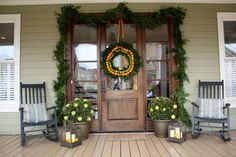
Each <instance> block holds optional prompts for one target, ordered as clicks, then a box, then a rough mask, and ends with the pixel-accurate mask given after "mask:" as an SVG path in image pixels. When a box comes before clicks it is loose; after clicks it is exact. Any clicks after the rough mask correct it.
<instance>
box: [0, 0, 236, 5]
mask: <svg viewBox="0 0 236 157" xmlns="http://www.w3.org/2000/svg"><path fill="white" fill-rule="evenodd" d="M120 2H124V0H20V1H19V0H1V1H0V6H1V5H39V4H72V3H120ZM125 2H128V3H212V4H236V1H235V0H126V1H125Z"/></svg>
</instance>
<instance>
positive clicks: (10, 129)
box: [0, 3, 236, 134]
mask: <svg viewBox="0 0 236 157" xmlns="http://www.w3.org/2000/svg"><path fill="white" fill-rule="evenodd" d="M116 5H117V4H81V9H80V10H81V12H104V11H105V10H107V9H109V8H114V7H116ZM61 6H62V5H41V6H40V5H37V6H0V14H18V13H19V14H21V67H20V81H22V82H27V83H34V82H42V81H45V82H46V84H47V94H48V102H49V105H52V104H53V103H54V92H53V87H52V80H54V79H56V77H57V69H56V63H55V62H54V61H53V59H52V55H53V50H54V48H55V45H56V42H57V40H58V38H59V33H58V30H57V24H56V17H55V11H59V10H60V7H61ZM128 6H129V7H130V9H131V10H132V11H134V12H152V11H154V10H158V9H159V8H160V7H163V6H180V7H183V8H187V10H188V11H187V17H186V19H185V21H184V25H183V28H182V29H183V31H184V34H185V37H187V38H188V40H189V43H188V45H186V46H185V48H186V52H187V55H188V57H189V60H188V69H187V73H188V75H189V79H190V82H189V83H185V87H186V90H187V92H188V93H190V96H189V97H188V100H189V101H188V102H187V103H186V108H187V110H188V111H191V105H190V102H191V101H195V100H196V95H197V84H198V80H199V79H203V80H218V79H220V73H219V72H220V71H219V70H220V68H219V51H218V35H217V14H216V13H217V12H229V11H230V12H236V4H233V5H223V4H216V5H214V4H150V3H149V4H140V3H139V4H132V3H130V4H128ZM231 122H232V128H233V129H236V109H231ZM3 133H7V134H14V133H19V113H0V134H3Z"/></svg>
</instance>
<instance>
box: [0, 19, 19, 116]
mask: <svg viewBox="0 0 236 157" xmlns="http://www.w3.org/2000/svg"><path fill="white" fill-rule="evenodd" d="M0 23H14V63H15V91H16V95H15V101H0V112H18V108H19V95H20V93H19V91H20V90H19V86H20V25H21V15H20V14H4V15H0Z"/></svg>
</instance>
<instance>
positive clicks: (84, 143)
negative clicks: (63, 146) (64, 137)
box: [72, 135, 94, 157]
mask: <svg viewBox="0 0 236 157" xmlns="http://www.w3.org/2000/svg"><path fill="white" fill-rule="evenodd" d="M93 138H94V136H91V135H89V138H88V139H86V140H84V141H82V145H80V146H78V147H75V149H76V150H75V152H74V154H73V155H72V156H73V157H81V156H82V155H83V153H84V151H85V149H86V148H87V146H88V144H89V143H90V141H91V140H92V139H93Z"/></svg>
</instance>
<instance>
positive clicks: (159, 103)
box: [148, 97, 177, 138]
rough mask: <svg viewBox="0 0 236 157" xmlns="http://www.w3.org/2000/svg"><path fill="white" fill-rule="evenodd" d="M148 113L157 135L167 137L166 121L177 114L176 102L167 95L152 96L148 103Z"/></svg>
mask: <svg viewBox="0 0 236 157" xmlns="http://www.w3.org/2000/svg"><path fill="white" fill-rule="evenodd" d="M148 115H149V116H150V118H151V120H152V121H153V129H154V131H155V135H156V136H158V137H165V138H166V137H167V135H168V123H169V122H170V121H171V120H175V119H176V116H177V104H176V103H175V102H174V100H172V99H170V98H168V97H154V98H152V99H151V101H150V103H149V105H148Z"/></svg>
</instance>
